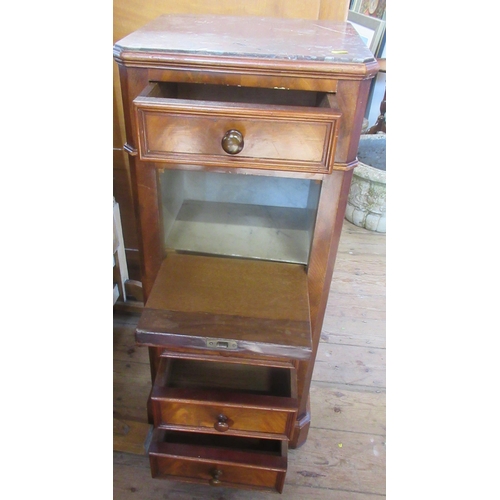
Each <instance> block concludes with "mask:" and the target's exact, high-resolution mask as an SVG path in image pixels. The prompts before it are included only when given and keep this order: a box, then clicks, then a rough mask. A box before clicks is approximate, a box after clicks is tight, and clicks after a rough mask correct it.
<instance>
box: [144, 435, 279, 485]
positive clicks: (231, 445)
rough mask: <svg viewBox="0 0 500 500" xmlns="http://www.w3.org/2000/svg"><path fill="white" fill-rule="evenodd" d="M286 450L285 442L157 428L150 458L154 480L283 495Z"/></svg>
mask: <svg viewBox="0 0 500 500" xmlns="http://www.w3.org/2000/svg"><path fill="white" fill-rule="evenodd" d="M286 449H287V445H286V442H285V441H273V440H269V439H243V438H236V437H232V436H215V437H214V436H212V435H210V434H192V433H167V432H166V431H163V430H161V429H156V431H155V433H154V435H153V441H152V443H151V446H150V448H149V457H150V462H151V471H152V475H153V477H163V478H166V477H174V478H175V479H180V480H184V481H189V482H198V483H200V482H201V483H205V484H209V485H211V486H222V485H224V486H237V487H240V488H241V487H243V488H256V489H271V490H272V489H275V490H277V491H279V492H281V491H282V489H283V483H284V479H285V473H286V463H287V458H286V454H287V452H286ZM214 479H216V481H215V482H214V481H213V480H214Z"/></svg>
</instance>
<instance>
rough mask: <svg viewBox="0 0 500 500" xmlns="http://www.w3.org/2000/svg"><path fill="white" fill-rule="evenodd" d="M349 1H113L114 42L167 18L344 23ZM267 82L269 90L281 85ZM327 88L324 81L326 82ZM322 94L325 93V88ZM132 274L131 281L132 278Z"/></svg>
mask: <svg viewBox="0 0 500 500" xmlns="http://www.w3.org/2000/svg"><path fill="white" fill-rule="evenodd" d="M348 9H349V0H309V1H308V2H304V1H302V0H259V1H258V2H248V1H246V0H218V1H217V2H206V1H205V0H162V2H159V3H158V2H147V3H145V2H143V1H141V0H114V2H113V43H114V42H116V41H118V40H121V39H122V38H123V37H125V36H126V35H128V34H129V33H132V32H133V31H135V30H136V29H138V28H140V27H142V26H144V25H145V24H146V23H148V22H149V21H152V20H153V19H156V18H157V17H158V16H160V15H163V14H167V13H173V12H175V13H185V14H215V15H228V14H229V15H232V16H248V17H254V16H258V17H279V18H283V19H286V18H300V19H322V20H332V21H345V20H346V19H347V13H348ZM278 80H279V79H276V82H275V83H272V82H271V81H270V80H269V82H268V83H269V87H273V86H275V85H279V84H280V82H279V81H278ZM324 83H325V84H327V83H328V80H325V81H324ZM324 90H327V89H326V88H325V89H324ZM121 100H122V96H121V89H120V79H119V74H118V68H117V67H116V65H114V66H113V149H114V151H113V193H114V195H115V197H116V199H117V201H118V202H119V203H120V207H121V212H122V217H123V221H122V222H123V232H124V239H125V244H126V252H127V260H128V263H129V268H130V272H131V273H132V275H133V279H135V280H140V279H141V276H140V274H139V256H138V248H139V247H138V241H137V222H136V218H135V216H134V213H133V209H134V207H133V201H132V198H131V191H132V188H131V181H130V172H129V163H128V155H127V154H124V149H123V146H124V144H125V142H126V138H125V137H126V134H125V126H124V114H123V109H122V104H121ZM132 275H131V276H132Z"/></svg>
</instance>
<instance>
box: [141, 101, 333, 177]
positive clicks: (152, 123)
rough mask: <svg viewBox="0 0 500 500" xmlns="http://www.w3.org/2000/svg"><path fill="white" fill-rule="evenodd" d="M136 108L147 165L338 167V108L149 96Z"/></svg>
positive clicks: (323, 170)
mask: <svg viewBox="0 0 500 500" xmlns="http://www.w3.org/2000/svg"><path fill="white" fill-rule="evenodd" d="M134 104H135V107H136V118H137V123H138V144H139V157H140V159H141V160H143V161H155V162H166V163H172V164H179V163H187V164H195V165H203V166H208V167H210V166H222V167H246V168H257V169H271V170H291V171H306V172H315V173H329V172H331V170H332V167H333V158H334V152H335V145H336V139H337V133H338V121H339V118H340V113H339V112H338V111H336V110H333V109H329V108H313V107H299V106H297V107H294V106H273V105H266V106H262V107H260V106H259V105H255V104H241V105H240V104H234V103H219V102H206V101H202V102H199V101H190V100H177V99H166V98H161V99H160V98H157V99H156V98H148V97H139V98H137V99H136V100H135V101H134ZM230 131H233V132H232V133H231V134H230V136H229V135H228V133H229V132H230ZM238 134H239V135H238ZM228 145H229V146H228ZM230 147H233V148H234V149H232V150H231V149H230ZM240 148H241V150H240V151H238V149H240ZM227 151H230V152H227ZM235 151H238V152H235Z"/></svg>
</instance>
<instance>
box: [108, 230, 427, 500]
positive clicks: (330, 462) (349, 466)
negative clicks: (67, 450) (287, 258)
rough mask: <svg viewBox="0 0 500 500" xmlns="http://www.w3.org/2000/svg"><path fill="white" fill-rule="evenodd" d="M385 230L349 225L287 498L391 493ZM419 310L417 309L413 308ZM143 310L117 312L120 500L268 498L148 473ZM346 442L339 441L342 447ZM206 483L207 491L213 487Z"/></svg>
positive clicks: (348, 498) (360, 498)
mask: <svg viewBox="0 0 500 500" xmlns="http://www.w3.org/2000/svg"><path fill="white" fill-rule="evenodd" d="M385 241H386V235H385V234H383V233H377V232H373V231H367V230H366V229H364V228H360V227H358V226H354V225H353V224H351V223H350V222H348V221H345V222H344V224H343V229H342V235H341V238H340V242H339V248H338V252H337V258H336V263H335V270H334V273H333V281H332V284H331V288H330V290H329V301H328V306H327V308H326V312H325V319H324V323H323V331H322V334H321V337H320V343H319V346H318V354H317V357H316V363H315V370H314V373H313V377H312V382H311V389H310V399H311V407H312V411H313V414H312V419H311V427H310V430H309V435H308V439H307V441H306V442H305V443H304V445H303V446H302V447H301V448H299V449H295V450H294V449H291V450H289V453H288V466H287V473H286V479H285V486H284V489H283V495H284V496H285V497H286V499H287V500H304V499H307V500H332V499H335V500H382V499H385V494H386V462H385V460H386V447H385V438H386V413H385V411H386V375H385V363H386V349H385V348H386V334H385V328H386V321H385V316H386V305H385V281H386V278H385V271H386V269H385V259H386V248H385ZM417 313H418V312H417V311H416V314H417ZM137 321H138V316H131V315H127V316H126V315H123V314H119V313H117V312H115V315H114V322H113V327H114V342H113V345H114V349H113V355H114V370H113V410H114V416H115V420H116V421H117V422H118V424H119V425H118V424H117V425H116V426H115V432H114V456H113V489H114V494H115V497H116V498H119V499H120V500H136V499H137V495H138V494H140V495H142V497H144V498H148V500H164V498H165V496H169V497H171V498H175V499H176V500H206V499H207V497H208V498H210V496H214V493H217V495H218V496H217V495H216V496H215V498H226V499H228V498H231V496H234V497H237V498H238V500H269V499H270V498H271V495H274V494H273V493H269V492H265V491H263V492H258V491H245V490H240V491H238V492H237V493H236V492H234V491H230V490H229V489H226V488H224V487H223V486H222V488H221V489H220V490H217V491H215V492H214V491H211V490H210V489H209V488H208V487H207V486H206V484H188V483H181V482H177V481H168V482H164V483H160V484H158V481H157V480H154V479H151V472H150V467H149V459H148V456H147V453H146V449H147V448H145V446H144V443H145V442H147V437H148V435H149V430H150V426H149V425H148V421H147V416H146V412H145V405H146V400H147V397H148V393H149V386H150V375H149V360H148V352H147V350H144V349H141V348H137V347H136V346H135V338H134V331H135V327H136V326H137ZM339 445H342V447H341V446H339ZM207 490H208V492H207Z"/></svg>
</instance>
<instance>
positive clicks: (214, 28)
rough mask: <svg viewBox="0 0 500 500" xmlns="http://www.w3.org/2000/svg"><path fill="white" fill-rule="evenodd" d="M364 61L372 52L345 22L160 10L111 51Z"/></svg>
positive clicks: (319, 60) (293, 59) (317, 60)
mask: <svg viewBox="0 0 500 500" xmlns="http://www.w3.org/2000/svg"><path fill="white" fill-rule="evenodd" d="M122 51H133V52H155V53H165V54H186V55H188V54H191V55H196V56H200V55H201V56H218V57H221V56H223V57H238V58H251V59H256V58H257V59H266V60H269V59H274V60H281V61H282V60H285V61H314V62H319V63H321V62H325V63H331V62H335V63H338V62H341V63H344V62H345V63H351V64H352V63H366V62H369V61H373V60H374V57H373V54H372V53H371V52H370V50H369V49H368V48H367V47H366V46H365V44H364V43H363V41H362V40H361V38H360V37H359V35H358V34H357V32H356V30H355V29H354V28H353V27H352V25H351V24H350V23H348V22H340V21H321V20H310V19H280V18H262V17H235V16H210V15H209V16H199V15H164V16H161V17H159V18H157V19H155V20H154V21H152V22H150V23H149V24H147V25H146V26H144V27H143V28H141V29H139V30H137V31H135V32H134V33H132V34H130V35H128V36H126V37H125V38H123V39H122V40H120V41H118V42H117V43H116V44H115V52H117V53H120V52H122Z"/></svg>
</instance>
